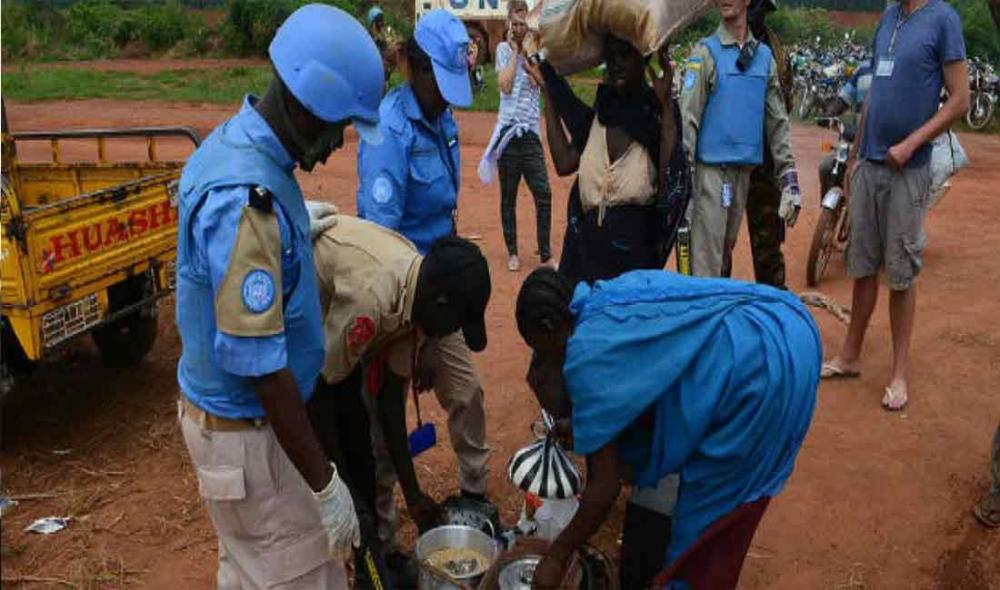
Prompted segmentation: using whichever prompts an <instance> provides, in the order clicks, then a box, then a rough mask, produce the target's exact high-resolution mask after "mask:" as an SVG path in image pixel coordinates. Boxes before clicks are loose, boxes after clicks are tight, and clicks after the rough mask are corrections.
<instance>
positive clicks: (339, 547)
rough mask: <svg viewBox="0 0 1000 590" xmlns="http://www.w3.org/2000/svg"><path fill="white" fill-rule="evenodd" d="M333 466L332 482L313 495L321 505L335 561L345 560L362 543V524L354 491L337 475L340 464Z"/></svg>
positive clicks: (321, 515) (320, 509)
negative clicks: (352, 495) (359, 520)
mask: <svg viewBox="0 0 1000 590" xmlns="http://www.w3.org/2000/svg"><path fill="white" fill-rule="evenodd" d="M330 466H331V467H333V477H331V478H330V483H328V484H326V487H325V488H323V490H322V491H320V492H313V497H314V498H316V503H317V504H318V505H319V516H320V521H321V522H322V523H323V528H325V529H326V537H327V540H328V541H329V543H330V557H331V558H333V559H334V560H335V561H344V560H346V559H349V558H350V557H351V550H352V549H353V548H354V547H358V546H359V545H361V527H359V526H358V515H357V513H356V512H355V511H354V501H353V500H352V499H351V492H350V491H348V489H347V485H346V484H344V480H342V479H340V476H339V475H337V466H336V465H334V464H333V463H331V464H330Z"/></svg>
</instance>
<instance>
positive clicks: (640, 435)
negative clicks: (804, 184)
mask: <svg viewBox="0 0 1000 590" xmlns="http://www.w3.org/2000/svg"><path fill="white" fill-rule="evenodd" d="M571 310H572V312H573V314H574V315H575V317H576V328H575V331H574V332H573V336H572V337H571V338H570V340H569V343H568V345H567V351H566V364H565V366H564V370H563V371H564V376H565V378H566V387H567V390H568V392H569V395H570V398H571V399H572V403H573V438H574V447H575V450H576V451H577V452H579V453H584V454H588V453H592V452H594V451H596V450H598V449H600V448H602V447H604V446H605V445H607V444H608V443H611V442H616V444H617V445H618V449H619V452H620V454H621V455H622V457H623V459H624V460H625V461H626V462H627V463H628V464H630V466H631V467H632V469H633V471H634V474H635V476H636V483H637V484H638V485H643V486H653V485H655V484H656V482H657V481H659V480H660V479H661V478H663V477H664V476H666V475H667V474H669V473H678V472H679V473H680V474H681V491H680V496H679V498H678V503H677V506H676V508H675V512H674V527H675V528H674V538H673V542H672V543H671V551H670V554H671V557H672V558H673V557H676V556H677V555H679V554H680V553H681V552H682V551H683V549H685V548H686V547H687V546H688V545H690V543H691V542H693V541H694V540H695V538H697V535H698V534H700V532H701V531H702V530H704V529H705V528H706V527H707V526H708V525H710V524H711V523H712V522H714V521H715V520H716V519H717V518H719V517H721V516H722V515H724V514H726V513H727V512H729V511H730V510H732V509H733V508H735V507H736V506H737V505H738V504H741V503H744V502H752V501H754V500H757V499H759V498H761V497H764V496H768V497H770V496H774V495H776V494H777V493H778V492H779V491H780V490H781V488H782V487H783V485H784V483H785V480H787V478H788V476H789V475H790V474H791V471H792V467H793V463H794V460H795V456H796V455H797V453H798V449H799V447H800V446H801V444H802V440H803V439H804V438H805V433H806V430H807V429H808V427H809V421H810V419H811V417H812V412H813V407H814V405H815V401H816V389H817V386H818V382H819V369H820V362H821V358H822V350H821V346H822V345H821V342H820V337H819V332H818V331H817V329H816V325H815V323H814V321H813V319H812V316H811V315H810V314H809V312H808V311H807V310H806V309H805V307H804V306H803V305H802V303H801V302H800V301H799V300H798V299H797V298H796V297H795V296H794V295H792V294H790V293H786V292H783V291H779V290H777V289H773V288H771V287H766V286H760V285H752V284H748V283H743V282H739V281H732V280H717V279H700V278H692V277H685V276H682V275H676V274H673V273H668V272H663V271H634V272H630V273H627V274H624V275H621V276H620V277H618V278H617V279H614V280H611V281H598V282H597V283H596V284H595V285H594V286H593V287H589V286H587V285H586V284H583V283H581V284H580V285H579V286H578V287H577V289H576V292H575V293H574V296H573V302H572V305H571ZM647 411H648V412H649V416H648V417H647V418H644V419H643V423H644V424H645V425H646V427H645V428H640V427H637V426H636V424H635V423H636V421H637V419H639V418H640V416H642V415H643V414H645V413H647Z"/></svg>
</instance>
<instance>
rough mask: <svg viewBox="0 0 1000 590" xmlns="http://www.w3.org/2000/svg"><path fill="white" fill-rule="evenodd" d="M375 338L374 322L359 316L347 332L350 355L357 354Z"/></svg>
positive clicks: (364, 316) (366, 317)
mask: <svg viewBox="0 0 1000 590" xmlns="http://www.w3.org/2000/svg"><path fill="white" fill-rule="evenodd" d="M374 337H375V320H373V319H372V318H371V317H369V316H366V315H359V316H358V317H357V318H356V319H355V320H354V325H353V326H351V329H350V330H349V331H348V332H347V346H348V347H349V348H350V350H351V353H352V354H359V353H360V352H361V349H363V348H364V347H365V345H366V344H368V343H369V342H371V341H372V338H374Z"/></svg>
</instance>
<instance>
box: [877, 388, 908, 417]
mask: <svg viewBox="0 0 1000 590" xmlns="http://www.w3.org/2000/svg"><path fill="white" fill-rule="evenodd" d="M900 396H901V394H899V393H897V392H896V390H894V389H893V388H891V387H886V388H885V395H884V396H882V409H884V410H885V411H887V412H901V411H903V410H905V409H906V406H907V405H909V403H910V399H909V397H907V399H906V400H904V401H903V403H902V404H900V405H898V406H896V405H892V402H894V401H896V400H897V399H899V398H900Z"/></svg>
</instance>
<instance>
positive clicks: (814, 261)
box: [806, 117, 854, 287]
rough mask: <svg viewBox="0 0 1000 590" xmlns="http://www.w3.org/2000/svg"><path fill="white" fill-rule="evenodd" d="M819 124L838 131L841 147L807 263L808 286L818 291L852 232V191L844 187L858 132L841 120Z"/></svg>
mask: <svg viewBox="0 0 1000 590" xmlns="http://www.w3.org/2000/svg"><path fill="white" fill-rule="evenodd" d="M816 123H817V124H818V125H819V126H820V127H824V128H826V129H833V130H836V131H837V136H838V138H837V144H836V145H835V146H834V148H833V149H834V164H833V171H832V173H831V183H830V188H829V189H828V190H827V191H826V194H824V195H822V197H821V200H820V214H819V221H817V222H816V229H815V230H814V231H813V238H812V244H811V245H810V246H809V257H808V260H807V262H806V283H807V284H808V285H809V286H810V287H815V286H816V285H818V284H819V282H820V280H821V279H822V278H823V274H824V273H825V272H826V266H827V263H828V262H830V257H831V256H832V255H833V253H834V252H835V251H836V252H842V251H843V250H844V247H845V246H846V245H847V236H848V232H849V231H850V227H849V222H848V216H847V202H848V200H849V194H850V188H849V187H847V186H846V185H845V183H844V179H845V177H846V176H847V167H848V166H849V165H850V162H849V161H848V160H849V158H850V153H851V143H852V142H853V141H854V128H853V126H851V125H845V124H844V122H843V121H842V120H841V119H840V118H839V117H819V118H817V119H816Z"/></svg>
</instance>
